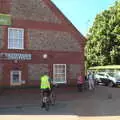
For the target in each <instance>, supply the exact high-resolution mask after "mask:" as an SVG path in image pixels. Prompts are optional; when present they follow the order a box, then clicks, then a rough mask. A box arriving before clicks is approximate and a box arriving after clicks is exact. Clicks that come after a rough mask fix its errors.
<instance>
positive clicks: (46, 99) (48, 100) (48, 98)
mask: <svg viewBox="0 0 120 120" xmlns="http://www.w3.org/2000/svg"><path fill="white" fill-rule="evenodd" d="M54 87H55V86H53V87H52V90H51V93H50V95H48V93H47V92H45V93H44V95H43V97H42V102H43V103H44V108H45V110H46V111H48V110H49V106H50V105H55V101H56V94H55V92H54V91H53V88H54Z"/></svg>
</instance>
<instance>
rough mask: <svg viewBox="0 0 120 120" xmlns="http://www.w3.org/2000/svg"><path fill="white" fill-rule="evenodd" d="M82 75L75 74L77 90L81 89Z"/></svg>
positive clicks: (80, 90)
mask: <svg viewBox="0 0 120 120" xmlns="http://www.w3.org/2000/svg"><path fill="white" fill-rule="evenodd" d="M83 81H84V80H83V77H82V75H79V74H78V76H77V88H78V91H79V92H82V91H83Z"/></svg>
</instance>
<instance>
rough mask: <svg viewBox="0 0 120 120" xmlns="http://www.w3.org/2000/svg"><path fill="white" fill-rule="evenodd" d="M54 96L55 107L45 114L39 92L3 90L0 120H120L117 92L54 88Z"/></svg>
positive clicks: (111, 90)
mask: <svg viewBox="0 0 120 120" xmlns="http://www.w3.org/2000/svg"><path fill="white" fill-rule="evenodd" d="M56 94H57V101H56V104H55V106H51V107H50V110H49V111H48V112H47V111H45V110H44V109H41V108H40V95H39V89H30V90H28V89H26V90H14V91H13V90H6V91H4V93H3V94H1V96H0V119H1V120H6V119H8V118H9V120H20V119H23V120H24V119H25V120H26V118H29V119H31V120H32V119H33V118H35V119H36V120H38V119H41V118H44V119H48V118H52V120H54V119H56V118H57V120H59V119H63V120H64V119H65V120H67V119H69V120H83V119H84V120H101V119H104V120H120V104H119V103H120V102H119V101H120V88H108V87H103V86H98V87H97V88H96V90H95V91H85V92H82V93H81V92H77V90H76V89H75V88H57V89H56ZM4 115H5V116H4ZM7 115H10V117H9V116H7ZM11 115H12V116H11Z"/></svg>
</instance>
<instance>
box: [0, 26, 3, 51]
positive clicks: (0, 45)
mask: <svg viewBox="0 0 120 120" xmlns="http://www.w3.org/2000/svg"><path fill="white" fill-rule="evenodd" d="M2 30H3V29H2V27H0V49H1V48H2V40H3V31H2Z"/></svg>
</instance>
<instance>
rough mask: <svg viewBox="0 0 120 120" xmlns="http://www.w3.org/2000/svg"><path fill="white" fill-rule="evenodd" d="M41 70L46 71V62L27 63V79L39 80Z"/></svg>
mask: <svg viewBox="0 0 120 120" xmlns="http://www.w3.org/2000/svg"><path fill="white" fill-rule="evenodd" d="M43 72H48V64H28V79H29V80H39V79H40V75H41V74H42V73H43Z"/></svg>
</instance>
